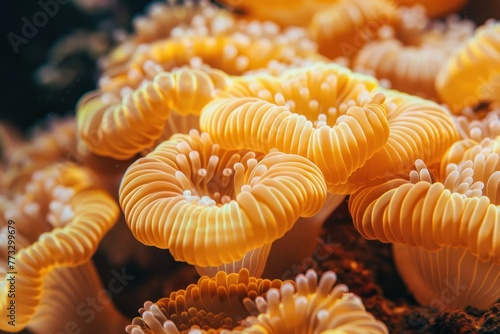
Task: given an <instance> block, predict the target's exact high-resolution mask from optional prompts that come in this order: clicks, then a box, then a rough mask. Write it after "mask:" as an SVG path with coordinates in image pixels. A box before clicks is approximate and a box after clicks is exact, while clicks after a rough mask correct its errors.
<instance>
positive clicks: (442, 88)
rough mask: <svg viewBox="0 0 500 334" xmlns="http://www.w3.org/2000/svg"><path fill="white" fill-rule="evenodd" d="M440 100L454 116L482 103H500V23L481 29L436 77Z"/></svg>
mask: <svg viewBox="0 0 500 334" xmlns="http://www.w3.org/2000/svg"><path fill="white" fill-rule="evenodd" d="M435 85H436V90H437V92H438V94H439V97H440V98H441V100H442V101H443V102H444V103H446V104H447V105H448V106H449V108H450V109H451V110H452V112H454V113H458V112H459V111H460V110H461V109H462V108H464V107H475V106H476V105H477V104H479V103H481V102H487V103H491V102H496V103H499V102H500V98H499V96H500V23H498V22H495V21H490V22H488V23H487V24H486V25H484V26H482V27H480V28H478V29H477V30H476V33H475V34H474V36H473V37H471V38H470V39H469V41H468V42H467V43H465V45H464V46H463V47H462V48H460V49H459V50H458V51H457V52H456V53H455V54H454V55H453V56H452V57H451V58H450V59H448V61H447V63H446V65H445V66H443V67H442V68H441V70H440V71H439V73H438V76H437V78H436V83H435Z"/></svg>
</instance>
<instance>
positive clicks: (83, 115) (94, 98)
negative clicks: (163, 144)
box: [77, 69, 229, 160]
mask: <svg viewBox="0 0 500 334" xmlns="http://www.w3.org/2000/svg"><path fill="white" fill-rule="evenodd" d="M228 80H229V77H228V76H227V75H225V74H224V73H222V72H220V71H217V70H207V71H203V70H190V69H182V70H179V71H176V72H172V73H169V72H165V73H160V74H158V75H156V76H155V77H154V79H153V80H152V81H151V82H147V83H145V84H144V85H143V86H142V87H140V88H138V89H137V90H135V91H134V92H133V93H132V94H126V95H125V96H124V97H123V98H122V99H121V101H120V100H117V99H116V98H115V99H112V100H111V101H106V99H105V98H104V97H105V96H103V95H102V94H101V93H97V94H96V93H91V94H88V95H87V96H85V97H83V98H82V100H81V101H80V105H79V107H78V113H77V119H78V131H79V134H80V138H81V140H82V141H83V142H84V143H85V144H86V145H87V146H88V148H89V149H90V150H91V151H92V152H93V153H95V154H98V155H102V156H107V157H112V158H115V159H118V160H126V159H130V158H133V157H134V156H136V155H137V154H138V153H140V152H142V151H144V150H147V149H150V148H151V147H153V146H154V145H155V144H156V142H157V141H158V140H159V139H160V138H161V137H163V136H164V133H165V131H166V128H167V127H168V126H167V125H168V124H167V123H168V122H169V119H170V116H171V113H172V112H175V113H177V114H179V115H181V116H182V115H189V114H194V115H198V114H199V113H200V112H201V108H202V107H203V106H204V105H205V104H206V103H207V102H208V101H210V100H211V99H212V96H213V95H214V94H215V91H216V89H222V88H224V87H225V85H226V84H227V82H228Z"/></svg>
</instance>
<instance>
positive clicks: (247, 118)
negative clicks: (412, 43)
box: [200, 65, 389, 192]
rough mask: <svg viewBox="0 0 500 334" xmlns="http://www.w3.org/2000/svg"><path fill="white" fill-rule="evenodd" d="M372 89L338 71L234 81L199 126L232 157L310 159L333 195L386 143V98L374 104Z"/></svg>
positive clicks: (315, 69)
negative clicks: (274, 154) (241, 153)
mask: <svg viewBox="0 0 500 334" xmlns="http://www.w3.org/2000/svg"><path fill="white" fill-rule="evenodd" d="M374 86H375V81H373V80H372V79H369V78H367V77H364V76H357V75H354V74H352V73H351V72H349V71H347V70H345V69H343V68H340V67H338V66H334V65H315V66H310V67H305V68H303V69H299V70H291V71H289V72H286V73H284V74H283V75H282V76H280V77H277V78H274V77H270V76H265V75H263V76H260V77H259V76H255V77H247V78H240V79H235V80H234V81H233V83H232V84H231V85H229V86H228V88H227V90H226V91H225V92H224V93H223V94H221V96H224V97H225V98H221V99H216V100H214V101H213V102H211V103H209V104H207V106H206V107H205V108H204V109H203V111H202V114H201V118H200V126H201V129H203V130H204V131H207V132H209V133H210V134H211V135H212V136H213V138H214V140H216V141H217V142H219V143H221V146H223V147H225V148H227V149H242V148H246V149H249V148H253V149H257V150H260V151H263V152H267V151H269V150H270V149H272V148H277V149H278V150H280V151H282V152H285V153H290V154H299V155H301V156H304V157H307V158H308V159H309V160H311V161H312V162H314V163H315V164H316V165H317V166H318V167H319V168H320V169H321V171H322V172H323V175H324V177H325V180H326V182H327V185H328V187H329V190H330V191H333V192H335V190H336V187H337V186H338V185H339V184H342V183H345V182H346V180H347V178H348V177H349V175H351V174H352V172H353V171H355V170H356V169H358V168H359V167H361V166H363V165H364V164H365V162H366V161H367V159H369V158H370V157H372V156H373V154H374V153H375V152H377V151H378V150H380V149H381V148H382V147H383V145H384V144H385V142H386V141H387V138H388V136H389V126H388V120H387V112H386V108H385V106H384V104H383V103H384V99H385V97H384V94H377V95H375V96H374V97H373V98H372V99H370V97H369V92H370V91H369V89H373V88H374ZM268 101H269V102H268Z"/></svg>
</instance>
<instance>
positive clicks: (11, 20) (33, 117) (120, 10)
mask: <svg viewBox="0 0 500 334" xmlns="http://www.w3.org/2000/svg"><path fill="white" fill-rule="evenodd" d="M41 1H42V2H44V3H45V2H48V1H49V2H50V1H56V2H57V0H41ZM59 1H60V2H62V3H64V2H66V1H67V2H68V3H66V4H60V5H59V11H58V13H57V14H55V15H54V16H53V17H50V18H49V19H48V21H47V23H46V24H45V25H44V26H42V27H40V28H38V32H37V33H36V35H34V37H32V38H29V39H28V42H27V43H22V44H19V46H18V47H19V52H17V53H16V52H15V51H14V48H13V47H12V45H11V43H10V41H9V39H8V34H9V33H11V32H12V33H15V34H17V35H19V36H22V31H21V30H22V28H23V25H24V22H23V20H22V19H23V17H26V18H27V19H28V20H29V21H30V22H32V21H33V15H35V14H36V13H37V12H38V11H40V10H41V9H42V8H41V6H40V4H39V0H20V1H4V2H3V4H2V5H3V8H2V11H1V13H0V24H1V30H0V39H1V42H0V60H1V61H0V75H1V82H0V120H6V121H8V122H9V123H10V124H12V125H14V126H16V127H19V128H22V129H27V128H28V127H30V126H32V125H33V124H36V123H38V122H40V121H41V120H43V119H44V118H47V117H48V116H47V115H49V116H50V115H56V114H57V115H63V114H67V113H72V112H74V107H75V104H76V102H77V101H78V99H79V97H81V96H82V94H84V93H85V92H87V91H89V90H91V89H93V88H95V84H96V80H97V78H98V76H99V72H98V70H97V67H96V57H95V56H93V55H92V54H90V53H89V51H88V50H85V49H83V50H80V51H79V52H77V53H76V54H71V55H69V56H66V57H63V59H60V60H59V61H58V63H57V64H56V65H57V66H58V67H61V68H66V69H71V70H72V71H74V70H76V71H77V72H78V74H77V75H76V76H75V77H71V78H69V79H68V83H67V84H66V85H64V87H60V86H57V85H55V86H54V85H47V84H45V85H41V84H39V83H37V80H36V73H37V69H38V68H40V66H42V65H43V64H46V63H48V62H50V61H51V59H52V61H53V58H54V57H51V55H50V52H49V51H50V49H51V47H52V46H53V45H54V43H56V41H58V40H60V38H61V37H63V36H65V35H67V34H69V33H72V32H74V31H76V30H82V31H87V32H91V31H102V32H104V35H105V36H106V38H107V43H109V46H111V45H112V44H113V43H114V41H113V37H112V35H113V34H112V31H113V30H114V29H116V28H123V29H125V30H127V31H130V29H131V26H130V22H131V18H132V17H133V16H134V15H137V14H138V13H142V12H143V11H144V8H145V7H146V5H147V4H148V3H150V2H152V1H151V0H87V1H84V0H78V1H73V0H59ZM57 3H58V2H57ZM78 3H86V4H87V6H86V7H83V9H82V6H79V5H78ZM92 4H94V5H93V6H92ZM492 8H495V9H492ZM499 11H500V0H471V1H470V2H469V4H468V6H467V7H466V9H465V10H463V11H462V12H461V13H460V14H461V15H462V16H463V17H467V18H472V19H474V20H475V21H476V22H478V23H483V22H484V20H485V19H486V18H489V17H496V18H497V19H498V18H500V12H499Z"/></svg>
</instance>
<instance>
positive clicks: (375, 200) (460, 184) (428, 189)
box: [349, 161, 500, 264]
mask: <svg viewBox="0 0 500 334" xmlns="http://www.w3.org/2000/svg"><path fill="white" fill-rule="evenodd" d="M478 163H480V162H478ZM418 166H419V167H418V169H417V171H416V172H412V173H410V179H404V178H397V179H393V180H389V181H387V182H384V183H382V184H380V185H375V186H366V187H364V188H362V189H361V190H359V191H357V192H355V193H354V194H352V195H351V198H350V200H349V211H350V212H351V214H352V216H353V221H354V225H355V227H356V229H358V231H359V232H360V233H361V235H363V237H365V238H367V239H378V240H380V241H382V242H391V243H401V244H405V245H409V246H420V247H424V248H426V249H427V250H437V249H440V248H441V247H444V246H449V247H464V248H467V249H468V250H469V251H470V252H471V253H472V254H473V255H474V256H477V257H478V258H480V259H481V260H482V261H490V260H491V261H493V262H495V263H497V264H500V243H499V242H498V240H497V235H498V231H497V229H498V226H500V210H499V209H498V207H497V205H495V204H494V203H492V201H491V200H490V199H489V198H488V197H486V196H482V192H481V190H480V189H481V187H480V186H479V187H478V185H477V184H474V182H475V181H474V179H473V178H472V177H470V175H471V174H472V175H473V172H472V171H471V172H472V173H470V172H469V171H467V170H465V171H464V170H461V169H459V170H457V169H454V168H451V169H450V168H448V169H447V173H448V175H446V176H441V177H440V178H438V179H435V177H434V178H433V177H432V175H431V174H430V173H429V172H428V171H427V169H425V165H423V164H422V162H421V161H420V162H418ZM466 167H467V166H466ZM454 171H457V172H454ZM461 173H463V174H462V175H461ZM408 217H410V218H408Z"/></svg>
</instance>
